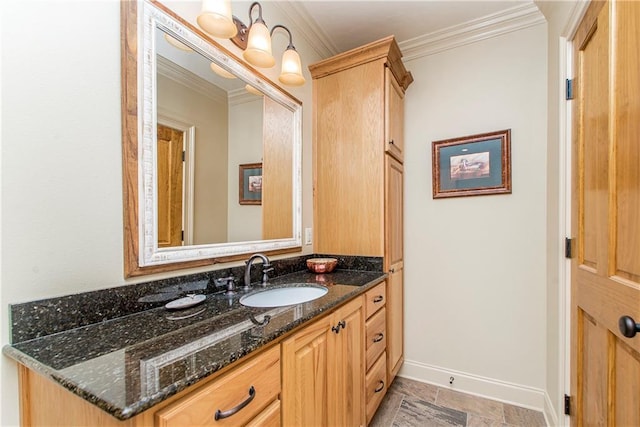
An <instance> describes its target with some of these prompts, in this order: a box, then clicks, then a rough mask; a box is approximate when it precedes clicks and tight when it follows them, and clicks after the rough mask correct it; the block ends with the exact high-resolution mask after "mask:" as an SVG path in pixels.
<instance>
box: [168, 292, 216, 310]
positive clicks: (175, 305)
mask: <svg viewBox="0 0 640 427" xmlns="http://www.w3.org/2000/svg"><path fill="white" fill-rule="evenodd" d="M206 299H207V296H206V295H202V294H198V295H195V294H193V295H187V296H186V297H184V298H180V299H177V300H173V301H171V302H168V303H166V304H165V305H164V307H165V308H166V309H168V310H182V309H183V308H189V307H193V306H194V305H198V304H200V303H201V302H203V301H204V300H206Z"/></svg>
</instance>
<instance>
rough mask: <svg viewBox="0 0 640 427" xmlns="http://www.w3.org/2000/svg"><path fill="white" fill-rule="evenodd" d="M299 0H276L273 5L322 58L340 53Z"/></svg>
mask: <svg viewBox="0 0 640 427" xmlns="http://www.w3.org/2000/svg"><path fill="white" fill-rule="evenodd" d="M300 3H301V2H299V1H291V0H286V1H275V2H272V3H271V5H273V6H274V7H276V8H277V9H278V10H279V11H280V13H282V15H284V17H285V18H287V23H288V24H287V25H288V26H290V27H291V28H295V31H296V35H300V36H301V37H302V38H303V39H304V40H305V41H306V42H307V44H308V45H309V46H311V48H312V49H313V50H314V51H315V53H316V54H317V55H318V56H319V57H320V58H329V57H331V56H333V55H337V54H338V53H340V51H339V50H338V48H337V47H336V45H335V44H333V42H332V41H331V39H330V38H329V36H328V35H327V33H326V32H324V30H323V29H322V28H320V26H319V25H318V24H317V23H316V21H315V19H313V17H312V16H311V15H310V14H309V12H307V9H305V7H304V6H302V5H301V4H300Z"/></svg>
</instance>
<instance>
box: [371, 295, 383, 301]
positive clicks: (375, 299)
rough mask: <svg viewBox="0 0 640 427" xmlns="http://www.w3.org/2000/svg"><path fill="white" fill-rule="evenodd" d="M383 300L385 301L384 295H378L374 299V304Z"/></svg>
mask: <svg viewBox="0 0 640 427" xmlns="http://www.w3.org/2000/svg"><path fill="white" fill-rule="evenodd" d="M382 300H384V297H383V296H382V295H377V296H376V297H374V298H373V302H382Z"/></svg>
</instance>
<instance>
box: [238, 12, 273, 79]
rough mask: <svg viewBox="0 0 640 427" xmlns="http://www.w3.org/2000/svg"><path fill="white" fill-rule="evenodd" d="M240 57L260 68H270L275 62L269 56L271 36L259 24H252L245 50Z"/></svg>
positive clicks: (271, 56)
mask: <svg viewBox="0 0 640 427" xmlns="http://www.w3.org/2000/svg"><path fill="white" fill-rule="evenodd" d="M242 56H243V57H244V59H245V60H246V61H247V62H248V63H249V64H251V65H255V66H256V67H262V68H271V67H273V66H274V65H275V64H276V60H275V59H274V58H273V55H272V54H271V36H270V35H269V29H268V28H267V26H266V25H264V24H263V23H261V22H254V23H253V25H252V26H251V29H250V30H249V39H248V40H247V48H246V49H245V51H244V52H243V54H242Z"/></svg>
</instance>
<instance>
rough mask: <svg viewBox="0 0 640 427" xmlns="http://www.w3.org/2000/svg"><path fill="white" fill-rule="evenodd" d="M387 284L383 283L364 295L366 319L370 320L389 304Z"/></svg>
mask: <svg viewBox="0 0 640 427" xmlns="http://www.w3.org/2000/svg"><path fill="white" fill-rule="evenodd" d="M386 289H387V288H386V283H385V282H382V283H380V284H379V285H376V287H375V288H373V289H370V290H368V291H367V292H366V293H365V294H364V299H365V303H364V317H365V318H367V319H368V318H369V317H371V315H372V314H373V313H375V312H376V311H378V310H379V309H380V308H381V307H384V304H385V303H386V302H387V295H386V294H385V291H386Z"/></svg>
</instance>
